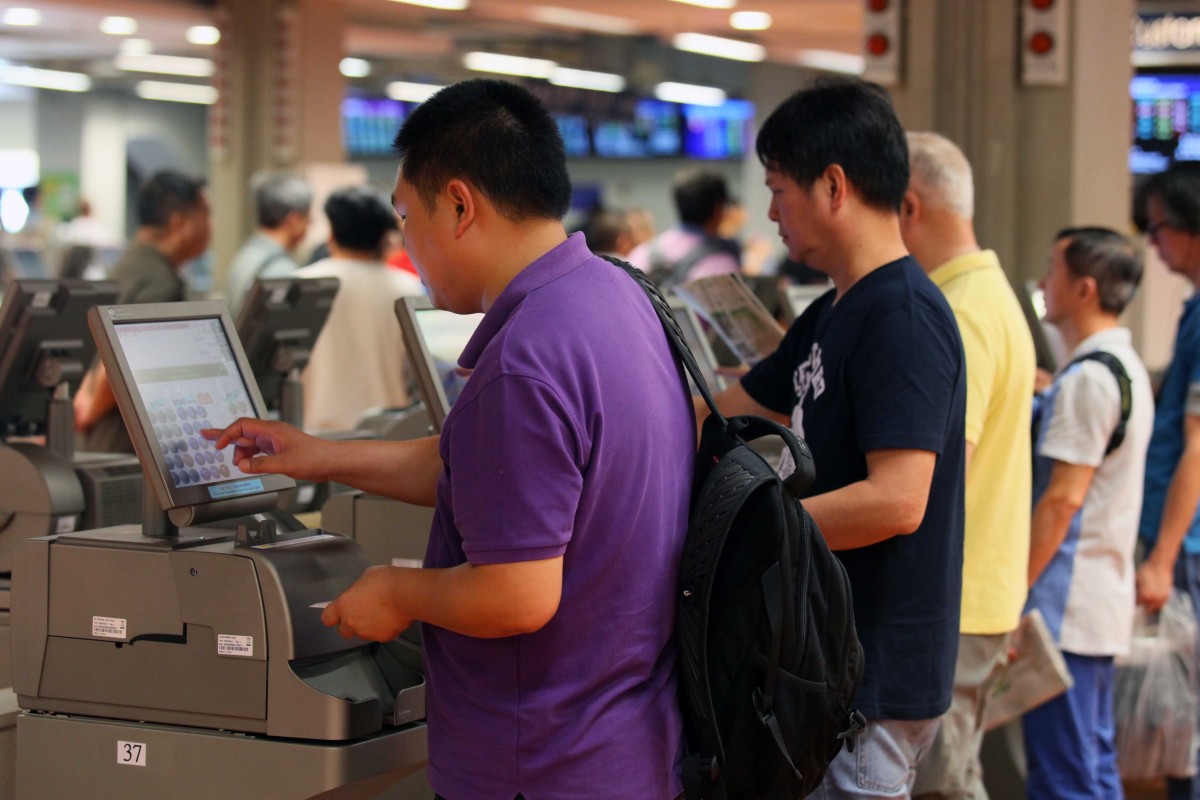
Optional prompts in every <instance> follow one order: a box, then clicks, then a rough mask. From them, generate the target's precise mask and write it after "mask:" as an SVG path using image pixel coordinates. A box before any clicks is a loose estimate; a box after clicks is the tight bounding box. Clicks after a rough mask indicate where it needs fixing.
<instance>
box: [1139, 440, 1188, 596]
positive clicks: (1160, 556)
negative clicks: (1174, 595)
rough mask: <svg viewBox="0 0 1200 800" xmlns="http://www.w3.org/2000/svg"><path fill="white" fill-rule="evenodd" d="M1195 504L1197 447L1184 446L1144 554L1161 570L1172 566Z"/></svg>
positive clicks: (1172, 567)
mask: <svg viewBox="0 0 1200 800" xmlns="http://www.w3.org/2000/svg"><path fill="white" fill-rule="evenodd" d="M1193 451H1196V452H1193ZM1197 504H1200V450H1197V448H1194V447H1192V448H1189V449H1188V450H1185V452H1184V455H1183V457H1182V458H1181V459H1180V461H1179V466H1178V467H1177V468H1176V470H1175V475H1174V476H1173V477H1172V478H1171V484H1170V486H1168V487H1167V496H1166V499H1165V500H1164V501H1163V514H1162V521H1161V523H1160V524H1159V528H1158V540H1157V541H1156V542H1155V543H1154V548H1153V549H1152V550H1151V551H1150V555H1149V556H1147V558H1146V560H1147V561H1148V562H1150V563H1152V564H1154V565H1155V566H1156V567H1158V568H1159V569H1160V570H1165V571H1168V572H1169V571H1171V570H1172V569H1174V567H1175V559H1176V558H1177V557H1178V556H1179V548H1180V546H1181V545H1182V544H1183V540H1184V538H1185V537H1186V536H1187V532H1188V529H1189V528H1190V527H1191V524H1192V520H1193V519H1195V517H1196V506H1197Z"/></svg>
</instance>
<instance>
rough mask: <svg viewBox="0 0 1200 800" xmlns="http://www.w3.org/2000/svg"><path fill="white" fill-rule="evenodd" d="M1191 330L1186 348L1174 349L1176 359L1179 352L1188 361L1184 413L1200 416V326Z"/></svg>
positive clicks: (1192, 326) (1195, 326)
mask: <svg viewBox="0 0 1200 800" xmlns="http://www.w3.org/2000/svg"><path fill="white" fill-rule="evenodd" d="M1189 327H1190V328H1191V330H1190V331H1189V333H1190V335H1189V337H1188V342H1187V345H1186V347H1183V348H1180V347H1176V349H1175V353H1176V357H1178V356H1179V354H1180V352H1185V353H1187V354H1188V355H1187V358H1188V359H1189V363H1188V371H1187V381H1188V384H1187V397H1186V400H1185V401H1184V411H1185V412H1186V413H1188V414H1197V415H1200V325H1197V324H1193V325H1191V326H1189Z"/></svg>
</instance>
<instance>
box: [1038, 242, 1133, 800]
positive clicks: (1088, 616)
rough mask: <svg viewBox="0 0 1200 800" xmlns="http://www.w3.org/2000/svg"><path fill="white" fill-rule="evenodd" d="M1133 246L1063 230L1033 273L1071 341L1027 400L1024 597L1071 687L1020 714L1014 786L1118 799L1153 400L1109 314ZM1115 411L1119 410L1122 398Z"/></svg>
mask: <svg viewBox="0 0 1200 800" xmlns="http://www.w3.org/2000/svg"><path fill="white" fill-rule="evenodd" d="M1141 275H1142V263H1141V258H1140V256H1139V255H1138V253H1137V251H1136V250H1135V249H1134V247H1133V245H1132V244H1131V243H1130V242H1129V240H1128V239H1126V238H1125V237H1124V236H1122V235H1121V234H1119V233H1117V232H1115V231H1111V230H1108V229H1106V228H1076V229H1071V230H1066V231H1063V232H1062V233H1060V234H1059V236H1058V241H1057V242H1056V243H1055V245H1054V251H1053V254H1052V256H1051V260H1050V265H1049V267H1048V269H1047V271H1046V275H1045V277H1044V278H1042V284H1041V285H1042V290H1043V291H1044V292H1045V299H1046V319H1047V320H1049V321H1050V322H1052V323H1054V325H1056V326H1057V327H1058V329H1059V331H1060V332H1061V333H1062V335H1063V340H1064V341H1065V342H1066V344H1067V347H1068V348H1069V349H1070V350H1071V359H1072V360H1071V361H1070V362H1069V363H1068V364H1067V366H1066V367H1064V368H1063V369H1062V370H1061V371H1060V372H1059V374H1058V375H1057V376H1055V378H1054V382H1053V384H1051V386H1050V388H1049V389H1047V390H1046V392H1045V393H1043V395H1042V396H1041V397H1040V398H1039V402H1038V404H1037V405H1036V407H1035V410H1034V469H1033V496H1034V508H1033V524H1032V537H1031V546H1030V554H1029V583H1030V591H1029V600H1028V602H1027V606H1026V607H1027V608H1028V609H1033V608H1036V609H1038V610H1040V611H1041V613H1042V616H1044V617H1045V619H1046V623H1047V625H1048V626H1049V628H1050V630H1051V632H1052V633H1053V634H1054V638H1055V641H1056V642H1057V643H1058V646H1059V649H1060V650H1061V651H1062V653H1063V657H1064V659H1065V660H1066V662H1067V666H1068V668H1069V669H1070V671H1071V676H1072V677H1073V678H1074V681H1075V685H1074V687H1073V688H1071V689H1070V690H1068V691H1067V692H1066V693H1065V694H1063V695H1060V696H1059V697H1057V698H1055V699H1053V700H1051V701H1050V702H1048V703H1046V704H1044V705H1042V706H1039V707H1038V708H1036V709H1034V710H1033V711H1031V712H1030V713H1028V714H1026V715H1025V717H1024V728H1025V745H1026V746H1025V752H1026V757H1027V759H1028V764H1029V775H1028V779H1027V784H1026V795H1027V796H1028V797H1029V799H1030V800H1042V798H1051V797H1064V796H1070V797H1120V796H1121V783H1120V776H1119V775H1118V773H1117V765H1116V752H1115V750H1114V747H1113V657H1114V656H1118V655H1122V654H1125V653H1127V652H1128V651H1129V640H1130V636H1131V634H1132V629H1133V609H1134V569H1133V550H1134V544H1135V541H1136V537H1137V526H1138V516H1139V514H1140V511H1141V505H1142V479H1143V474H1144V472H1145V466H1146V445H1147V444H1148V443H1149V440H1150V430H1151V427H1152V425H1153V421H1154V398H1153V395H1152V393H1151V390H1150V379H1149V377H1148V376H1147V375H1146V368H1145V367H1144V366H1143V365H1142V362H1141V361H1140V360H1139V359H1138V356H1137V353H1136V352H1135V351H1134V349H1133V345H1132V342H1131V339H1130V334H1129V331H1128V330H1127V329H1125V328H1120V327H1118V326H1117V317H1118V316H1119V315H1120V314H1121V312H1122V311H1123V310H1124V309H1125V306H1126V305H1127V304H1128V303H1129V301H1130V300H1131V299H1132V298H1133V294H1134V292H1135V291H1136V290H1137V285H1138V282H1139V281H1140V280H1141ZM1126 409H1127V410H1126Z"/></svg>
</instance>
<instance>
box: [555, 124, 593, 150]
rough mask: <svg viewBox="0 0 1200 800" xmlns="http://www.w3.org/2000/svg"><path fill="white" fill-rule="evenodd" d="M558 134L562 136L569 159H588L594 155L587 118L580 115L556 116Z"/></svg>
mask: <svg viewBox="0 0 1200 800" xmlns="http://www.w3.org/2000/svg"><path fill="white" fill-rule="evenodd" d="M554 121H555V122H557V123H558V132H559V133H561V134H562V138H563V148H564V149H565V150H566V151H567V158H587V157H588V156H590V155H591V154H592V139H591V135H590V134H589V133H588V122H587V118H586V117H583V116H580V115H579V114H555V115H554Z"/></svg>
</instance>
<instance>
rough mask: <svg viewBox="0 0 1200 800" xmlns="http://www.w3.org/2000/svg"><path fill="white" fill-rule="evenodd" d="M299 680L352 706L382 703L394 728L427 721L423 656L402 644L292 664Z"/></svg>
mask: <svg viewBox="0 0 1200 800" xmlns="http://www.w3.org/2000/svg"><path fill="white" fill-rule="evenodd" d="M291 667H292V671H293V672H294V673H295V674H296V676H297V677H298V678H300V680H302V681H304V683H306V684H308V685H309V686H311V687H312V688H314V689H316V690H317V691H319V692H323V693H325V694H327V695H330V696H332V697H338V698H341V699H343V700H346V701H349V702H351V703H355V704H357V703H375V704H378V706H379V708H380V710H381V712H382V715H383V717H384V719H385V721H386V723H387V724H388V725H390V726H397V725H407V724H408V723H410V722H415V721H417V720H420V719H424V718H425V675H424V672H423V671H422V669H421V655H420V653H419V652H417V651H416V650H414V649H413V648H412V646H411V645H409V644H407V643H401V642H388V643H387V644H369V645H364V646H362V647H360V648H357V649H355V650H351V651H348V652H346V651H343V652H341V653H338V654H335V655H330V656H319V657H316V658H310V659H304V660H302V661H301V660H297V661H293V662H291Z"/></svg>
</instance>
